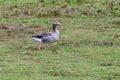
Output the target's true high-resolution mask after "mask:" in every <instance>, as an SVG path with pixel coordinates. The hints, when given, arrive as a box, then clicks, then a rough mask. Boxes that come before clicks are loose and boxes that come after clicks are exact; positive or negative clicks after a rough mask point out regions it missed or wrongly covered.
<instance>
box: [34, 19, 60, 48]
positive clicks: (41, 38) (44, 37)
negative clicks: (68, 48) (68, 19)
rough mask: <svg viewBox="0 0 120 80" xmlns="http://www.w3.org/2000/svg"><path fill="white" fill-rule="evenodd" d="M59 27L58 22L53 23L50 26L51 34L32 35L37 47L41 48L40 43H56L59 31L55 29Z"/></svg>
mask: <svg viewBox="0 0 120 80" xmlns="http://www.w3.org/2000/svg"><path fill="white" fill-rule="evenodd" d="M58 25H60V23H59V22H58V21H55V22H54V23H53V24H52V28H53V32H45V33H42V34H40V35H34V36H32V38H33V39H34V40H36V41H38V42H39V46H41V43H44V44H51V43H53V42H56V41H57V40H58V39H59V35H60V33H59V30H58V29H57V26H58Z"/></svg>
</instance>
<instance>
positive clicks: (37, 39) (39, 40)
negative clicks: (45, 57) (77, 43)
mask: <svg viewBox="0 0 120 80" xmlns="http://www.w3.org/2000/svg"><path fill="white" fill-rule="evenodd" d="M32 39H34V40H36V41H38V42H42V40H41V39H39V38H35V37H33V38H32Z"/></svg>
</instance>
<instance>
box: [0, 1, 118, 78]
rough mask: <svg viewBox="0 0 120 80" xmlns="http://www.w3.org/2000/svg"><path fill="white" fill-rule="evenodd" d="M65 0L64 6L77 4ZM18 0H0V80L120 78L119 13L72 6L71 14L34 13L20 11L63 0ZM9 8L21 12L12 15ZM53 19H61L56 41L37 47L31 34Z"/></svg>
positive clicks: (48, 28)
mask: <svg viewBox="0 0 120 80" xmlns="http://www.w3.org/2000/svg"><path fill="white" fill-rule="evenodd" d="M68 1H69V0H68ZM70 1H71V2H70V3H68V4H67V6H70V7H71V8H77V7H78V6H79V4H77V2H74V1H73V0H70ZM72 1H73V2H72ZM86 1H87V0H86ZM102 1H103V0H102ZM102 1H101V2H102ZM116 1H118V0H116ZM19 2H20V0H11V1H9V0H6V1H4V0H1V3H0V9H1V12H0V37H1V38H0V80H119V79H120V64H119V63H120V36H119V35H120V27H119V26H120V24H119V23H120V18H119V16H116V15H114V14H111V13H109V11H108V10H107V11H106V13H107V16H106V15H102V16H101V15H99V13H95V14H92V15H86V14H84V13H80V15H79V14H77V12H76V11H75V13H72V15H71V16H66V13H64V11H65V8H63V9H60V13H62V14H60V15H59V16H57V17H55V15H51V13H50V15H43V13H42V16H41V17H40V16H38V14H37V13H35V14H33V13H32V12H31V13H30V14H28V13H25V12H26V11H25V12H21V11H22V10H24V9H26V8H28V7H29V8H28V9H29V10H30V11H31V10H32V9H33V10H35V9H38V7H40V6H42V7H40V9H48V10H49V9H51V8H52V7H55V6H57V8H59V6H58V5H60V6H61V5H62V4H61V3H62V2H64V1H63V0H61V1H58V2H57V1H56V2H55V3H54V5H51V2H50V1H48V2H47V1H46V0H45V2H40V3H39V4H38V5H37V6H36V2H35V1H34V0H30V1H29V0H24V1H22V2H21V3H19ZM98 2H99V0H94V1H93V2H88V3H87V2H84V1H83V3H82V5H81V7H82V8H83V9H86V4H93V3H98ZM103 2H104V1H103ZM29 3H30V4H31V6H30V4H29ZM107 3H109V1H108V2H106V4H107ZM5 4H10V5H5ZM72 4H73V5H72ZM80 4H81V3H80ZM99 4H101V3H99ZM106 4H105V5H104V6H106ZM115 4H116V5H118V4H117V3H115ZM13 5H14V7H15V5H17V8H16V9H10V8H9V7H11V6H13ZM43 5H45V7H43ZM62 6H63V5H62ZM97 7H100V6H99V5H97ZM91 8H93V9H94V7H91ZM104 8H105V7H104ZM14 10H18V12H21V13H20V14H19V13H17V14H16V13H15V12H14ZM38 10H39V9H38ZM4 11H5V12H4ZM7 11H8V12H10V14H8V12H7ZM36 11H37V10H36ZM38 12H39V11H38ZM43 12H44V11H43ZM40 13H41V12H40ZM93 13H94V12H93ZM13 14H14V15H13ZM109 14H110V15H111V16H108V15H109ZM117 14H119V12H118V13H117ZM56 18H57V19H58V20H59V21H60V23H61V24H62V26H61V27H58V28H59V30H60V32H61V35H60V39H59V41H58V42H56V43H53V44H52V48H51V49H47V47H46V46H45V49H42V50H36V47H37V44H38V43H37V42H35V41H33V40H32V39H30V37H31V36H32V35H34V34H39V33H42V32H45V31H52V28H51V23H52V21H53V20H55V19H56ZM116 35H117V37H116Z"/></svg>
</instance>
